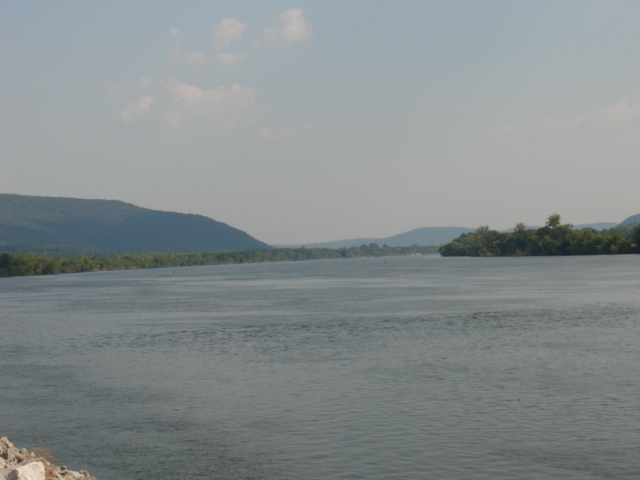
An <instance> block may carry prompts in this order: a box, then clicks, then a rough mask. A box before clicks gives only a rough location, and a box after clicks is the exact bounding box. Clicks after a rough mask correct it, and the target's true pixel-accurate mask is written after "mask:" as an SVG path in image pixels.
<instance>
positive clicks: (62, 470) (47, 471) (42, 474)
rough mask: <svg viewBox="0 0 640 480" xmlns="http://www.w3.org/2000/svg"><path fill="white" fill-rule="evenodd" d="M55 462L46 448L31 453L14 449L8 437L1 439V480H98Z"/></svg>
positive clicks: (84, 472) (82, 471) (36, 449)
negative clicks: (59, 465)
mask: <svg viewBox="0 0 640 480" xmlns="http://www.w3.org/2000/svg"><path fill="white" fill-rule="evenodd" d="M53 461H54V458H53V455H52V454H51V451H49V450H47V449H46V448H35V449H34V450H33V451H32V452H29V451H27V450H26V449H25V448H16V447H14V446H13V443H11V442H10V441H9V440H8V439H7V437H2V438H0V480H97V479H96V478H95V477H92V476H91V475H89V473H88V472H86V471H84V470H80V471H79V472H75V471H73V470H69V469H68V468H67V467H65V466H64V465H63V466H61V467H58V466H56V465H54V463H53Z"/></svg>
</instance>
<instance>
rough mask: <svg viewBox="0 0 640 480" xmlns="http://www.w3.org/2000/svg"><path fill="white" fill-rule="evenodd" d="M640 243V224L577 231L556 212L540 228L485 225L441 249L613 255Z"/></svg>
mask: <svg viewBox="0 0 640 480" xmlns="http://www.w3.org/2000/svg"><path fill="white" fill-rule="evenodd" d="M639 243H640V224H638V225H636V226H635V228H629V227H624V226H618V227H615V228H611V229H609V230H603V231H597V230H594V229H591V228H585V229H582V230H574V229H573V225H571V224H562V223H560V215H558V214H553V215H550V216H549V219H548V220H547V222H546V223H545V225H544V227H541V228H538V229H528V228H527V227H526V226H525V225H524V224H522V223H519V224H518V225H517V226H516V228H515V229H514V230H513V232H498V231H496V230H491V229H490V228H489V227H488V226H482V227H480V228H478V229H477V230H476V231H475V232H471V233H463V234H462V235H460V236H459V237H458V238H456V239H455V240H453V241H452V242H449V243H447V244H445V245H442V246H441V247H440V248H439V252H440V254H441V255H442V256H444V257H514V256H550V255H611V254H624V253H640V249H639Z"/></svg>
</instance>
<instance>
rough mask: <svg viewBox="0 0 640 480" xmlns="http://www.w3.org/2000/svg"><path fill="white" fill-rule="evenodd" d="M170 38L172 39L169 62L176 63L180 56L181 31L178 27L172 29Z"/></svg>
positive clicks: (170, 41)
mask: <svg viewBox="0 0 640 480" xmlns="http://www.w3.org/2000/svg"><path fill="white" fill-rule="evenodd" d="M169 36H170V37H171V38H170V40H169V62H170V63H175V62H177V61H178V57H179V56H180V30H178V29H177V28H176V27H171V28H170V29H169Z"/></svg>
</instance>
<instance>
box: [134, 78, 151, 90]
mask: <svg viewBox="0 0 640 480" xmlns="http://www.w3.org/2000/svg"><path fill="white" fill-rule="evenodd" d="M153 82H154V80H153V77H147V76H143V77H140V78H138V88H140V90H142V91H143V92H144V91H145V90H148V89H149V88H150V87H151V85H153Z"/></svg>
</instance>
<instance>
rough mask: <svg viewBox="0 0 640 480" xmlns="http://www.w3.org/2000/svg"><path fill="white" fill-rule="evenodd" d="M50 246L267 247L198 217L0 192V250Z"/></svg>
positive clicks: (143, 248)
mask: <svg viewBox="0 0 640 480" xmlns="http://www.w3.org/2000/svg"><path fill="white" fill-rule="evenodd" d="M52 247H57V248H60V249H62V250H64V251H67V252H68V251H73V250H74V249H76V250H78V251H80V252H82V253H84V252H113V253H115V252H197V251H200V252H207V251H222V250H253V249H270V248H272V247H271V246H269V245H267V244H266V243H264V242H261V241H259V240H256V239H255V238H253V237H252V236H250V235H249V234H247V233H245V232H243V231H241V230H238V229H236V228H233V227H231V226H229V225H227V224H225V223H222V222H218V221H216V220H213V219H211V218H208V217H204V216H202V215H192V214H183V213H175V212H162V211H158V210H150V209H147V208H142V207H137V206H135V205H132V204H130V203H125V202H121V201H118V200H84V199H79V198H63V197H36V196H27V195H12V194H0V250H5V251H41V250H43V249H44V250H46V249H47V248H48V249H50V250H51V249H52ZM53 250H55V248H53Z"/></svg>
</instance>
